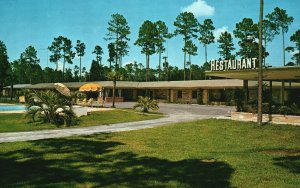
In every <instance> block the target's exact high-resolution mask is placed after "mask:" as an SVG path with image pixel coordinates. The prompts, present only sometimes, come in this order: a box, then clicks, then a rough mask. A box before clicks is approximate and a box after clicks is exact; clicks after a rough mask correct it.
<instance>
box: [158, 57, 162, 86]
mask: <svg viewBox="0 0 300 188" xmlns="http://www.w3.org/2000/svg"><path fill="white" fill-rule="evenodd" d="M160 68H161V52H159V59H158V81H160Z"/></svg>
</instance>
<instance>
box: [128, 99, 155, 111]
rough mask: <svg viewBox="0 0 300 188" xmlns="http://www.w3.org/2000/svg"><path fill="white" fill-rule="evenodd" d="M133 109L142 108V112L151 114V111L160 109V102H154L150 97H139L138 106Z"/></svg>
mask: <svg viewBox="0 0 300 188" xmlns="http://www.w3.org/2000/svg"><path fill="white" fill-rule="evenodd" d="M133 108H134V109H136V108H141V109H142V112H149V110H153V111H156V110H158V109H159V107H158V102H157V101H156V100H152V99H150V98H149V97H142V96H139V99H138V102H137V104H136V105H134V107H133Z"/></svg>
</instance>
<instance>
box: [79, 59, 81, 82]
mask: <svg viewBox="0 0 300 188" xmlns="http://www.w3.org/2000/svg"><path fill="white" fill-rule="evenodd" d="M79 82H81V56H79Z"/></svg>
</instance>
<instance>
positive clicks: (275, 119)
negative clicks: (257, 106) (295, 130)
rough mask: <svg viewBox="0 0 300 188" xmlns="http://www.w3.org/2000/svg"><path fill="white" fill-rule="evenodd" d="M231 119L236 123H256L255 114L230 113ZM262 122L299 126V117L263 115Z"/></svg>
mask: <svg viewBox="0 0 300 188" xmlns="http://www.w3.org/2000/svg"><path fill="white" fill-rule="evenodd" d="M231 119H232V120H237V121H253V122H256V121H257V114H255V113H249V112H231ZM263 122H270V123H275V124H291V125H300V116H292V115H279V114H271V115H269V114H263Z"/></svg>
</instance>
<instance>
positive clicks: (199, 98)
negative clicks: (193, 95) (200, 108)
mask: <svg viewBox="0 0 300 188" xmlns="http://www.w3.org/2000/svg"><path fill="white" fill-rule="evenodd" d="M201 100H202V96H200V89H197V104H201Z"/></svg>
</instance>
